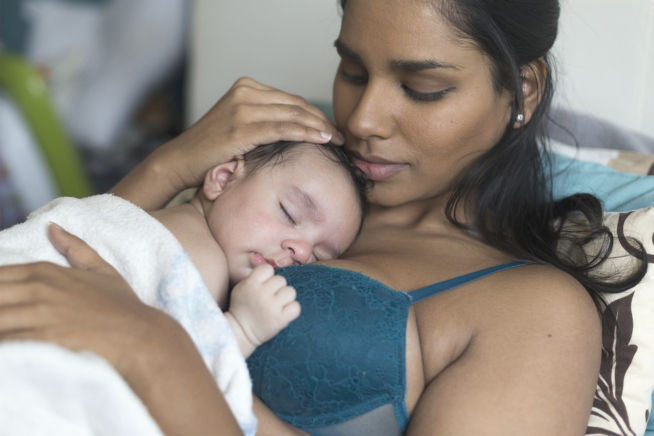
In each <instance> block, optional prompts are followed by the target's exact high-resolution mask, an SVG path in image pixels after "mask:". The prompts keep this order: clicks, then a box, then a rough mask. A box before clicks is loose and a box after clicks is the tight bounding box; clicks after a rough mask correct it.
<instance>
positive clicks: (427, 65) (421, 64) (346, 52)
mask: <svg viewBox="0 0 654 436" xmlns="http://www.w3.org/2000/svg"><path fill="white" fill-rule="evenodd" d="M334 47H336V51H337V52H338V54H339V55H341V56H343V57H348V58H350V59H354V60H356V61H359V62H361V55H360V54H359V53H357V52H355V51H354V50H352V49H351V48H350V47H348V46H347V44H345V43H344V42H343V41H341V40H340V39H337V40H336V41H334ZM390 65H391V68H392V69H393V70H398V71H404V72H407V73H416V72H419V71H423V70H433V69H437V68H446V69H453V70H459V69H461V68H460V67H459V66H458V65H454V64H450V63H447V62H441V61H437V60H434V59H425V60H416V61H414V60H391V61H390Z"/></svg>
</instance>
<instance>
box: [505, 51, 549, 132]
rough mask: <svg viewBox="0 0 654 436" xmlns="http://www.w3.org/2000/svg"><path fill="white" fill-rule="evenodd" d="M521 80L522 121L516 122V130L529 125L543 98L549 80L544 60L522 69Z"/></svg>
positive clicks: (520, 113) (520, 112)
mask: <svg viewBox="0 0 654 436" xmlns="http://www.w3.org/2000/svg"><path fill="white" fill-rule="evenodd" d="M520 79H521V80H522V107H520V108H519V109H518V116H520V115H522V117H520V118H521V119H516V120H514V125H513V127H514V128H516V129H517V128H519V127H521V126H523V125H524V124H527V123H528V122H529V121H530V120H531V117H532V115H533V114H534V111H535V110H536V107H538V103H540V100H541V98H543V90H544V89H545V79H547V65H546V64H545V60H544V59H543V58H538V59H536V60H535V61H533V62H530V63H528V64H527V65H524V66H522V67H521V68H520Z"/></svg>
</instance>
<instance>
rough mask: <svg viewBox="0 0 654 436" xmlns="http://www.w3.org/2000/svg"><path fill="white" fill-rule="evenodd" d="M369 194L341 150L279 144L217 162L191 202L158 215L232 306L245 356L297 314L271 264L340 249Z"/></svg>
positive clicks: (221, 300)
mask: <svg viewBox="0 0 654 436" xmlns="http://www.w3.org/2000/svg"><path fill="white" fill-rule="evenodd" d="M365 190H366V180H365V179H364V178H363V175H362V174H361V173H360V172H359V171H358V169H357V168H356V167H355V166H354V165H352V164H351V163H350V162H349V160H348V158H347V157H346V155H345V153H344V152H343V151H342V149H340V148H338V147H334V146H329V145H327V146H323V145H315V144H307V143H297V142H280V143H274V144H269V145H264V146H260V147H257V148H256V149H255V150H253V151H251V152H249V153H247V154H246V155H245V156H244V158H243V159H236V160H233V161H231V162H228V163H226V164H222V165H218V166H216V167H214V168H212V169H211V170H210V171H208V172H207V174H206V176H205V180H204V185H203V186H202V188H201V189H200V190H199V191H198V193H197V195H196V196H195V197H194V198H193V199H192V200H191V201H190V202H189V203H186V204H182V205H179V206H174V207H170V208H166V209H161V210H158V211H155V212H153V213H152V215H153V216H154V217H155V218H157V219H158V220H159V221H160V222H161V223H162V224H164V225H165V226H166V227H167V228H168V229H169V230H170V231H171V232H172V233H173V234H174V235H175V236H176V238H177V239H178V240H179V242H180V243H181V244H182V246H183V247H184V249H185V250H186V251H187V252H188V253H189V255H190V257H191V259H192V260H193V263H194V264H195V266H196V267H197V268H198V270H199V271H200V274H201V275H202V278H203V279H204V282H205V283H206V285H207V287H208V288H209V290H210V291H211V292H212V294H213V296H214V298H216V300H217V301H218V304H219V305H220V307H221V308H223V309H225V308H226V307H227V306H229V311H227V312H226V313H225V316H226V317H227V320H228V321H229V323H230V325H231V327H232V330H233V332H234V334H235V336H236V338H237V341H238V344H239V347H240V349H241V352H242V353H243V355H244V356H245V357H247V356H249V355H250V354H251V353H252V352H253V351H254V349H255V348H256V347H257V346H259V345H260V344H262V343H263V342H265V341H267V340H268V339H270V338H272V337H273V336H274V335H275V334H277V333H278V332H279V331H280V330H282V329H283V328H284V327H286V325H288V323H289V322H291V321H292V320H294V319H295V318H296V317H297V316H298V315H299V314H300V306H299V303H297V302H296V301H295V290H294V289H293V288H292V287H290V286H287V285H286V280H285V279H284V278H283V277H282V276H278V275H275V274H274V268H280V267H284V266H289V265H295V264H306V263H311V262H315V261H320V260H327V259H333V258H335V257H338V256H339V255H340V254H341V253H343V252H344V251H345V250H346V249H347V248H348V247H349V246H350V244H351V243H352V242H353V241H354V239H355V237H356V235H357V234H358V232H359V229H360V227H361V223H362V221H363V217H364V214H365V211H366V207H367V205H366V199H365ZM231 284H235V285H234V287H233V289H232V292H231V294H230V293H228V289H229V287H230V285H231ZM228 297H229V305H228Z"/></svg>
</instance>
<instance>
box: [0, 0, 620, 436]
mask: <svg viewBox="0 0 654 436" xmlns="http://www.w3.org/2000/svg"><path fill="white" fill-rule="evenodd" d="M341 3H342V6H343V22H342V28H341V32H340V35H339V37H338V39H337V41H336V48H337V50H338V52H339V54H340V56H341V64H340V66H339V69H338V72H337V75H336V78H335V82H334V113H335V118H336V127H334V126H332V125H331V124H330V123H329V122H328V121H327V118H326V117H325V116H324V115H323V114H322V113H320V112H319V111H318V110H317V109H315V108H314V107H312V106H310V105H308V104H307V103H306V102H304V101H303V100H302V99H300V98H298V97H295V96H291V95H288V94H285V93H283V92H281V91H278V90H275V89H272V88H269V87H267V86H264V85H261V84H259V83H257V82H255V81H254V80H251V79H241V80H239V81H237V82H236V83H235V85H234V86H233V87H232V88H231V89H230V90H229V92H228V93H227V94H226V95H225V96H224V97H223V98H222V99H221V100H220V101H219V102H218V103H217V104H216V105H215V107H214V108H212V110H211V111H210V112H209V113H208V114H207V115H206V116H205V117H204V118H203V119H201V120H200V121H199V122H198V123H197V124H196V125H194V126H193V127H192V128H191V129H190V130H188V131H187V132H185V133H184V134H182V135H181V136H180V137H178V138H176V139H174V140H173V141H171V142H170V143H167V144H165V145H164V146H162V147H160V148H159V149H158V150H156V151H155V152H154V153H153V154H152V155H151V156H150V157H149V158H148V159H146V160H145V161H144V162H143V163H142V164H141V165H140V166H139V167H138V168H137V169H136V170H135V171H133V172H132V173H131V174H129V175H128V176H127V177H125V178H124V179H123V180H122V181H121V182H120V183H119V184H118V185H117V186H116V188H115V189H114V192H115V193H116V194H118V195H121V196H123V197H125V198H127V199H129V200H131V201H133V202H135V203H136V204H138V205H140V206H142V207H144V208H145V209H152V208H156V207H159V206H161V205H162V204H163V203H164V202H165V201H167V200H168V198H169V197H171V196H172V195H174V194H175V193H177V192H178V191H179V190H181V189H183V188H186V187H189V186H194V185H197V184H199V183H200V181H201V175H202V174H203V173H204V172H205V170H206V169H207V168H208V167H209V166H211V165H214V164H216V163H217V162H224V161H227V160H228V159H230V158H231V157H232V156H233V155H236V154H242V153H244V152H246V151H247V150H249V149H251V148H252V147H254V146H256V145H257V144H264V143H269V142H273V141H276V140H279V139H287V140H300V141H313V142H321V143H324V142H327V141H329V140H331V141H332V142H335V143H337V144H343V143H345V147H346V149H347V150H348V151H349V152H350V153H351V154H352V156H353V157H354V159H355V161H356V163H357V165H358V166H359V167H360V168H361V169H362V170H363V171H364V172H365V173H366V174H367V175H368V176H369V177H370V178H371V179H372V180H374V182H375V184H374V187H373V188H372V190H371V192H370V195H369V199H370V202H371V211H370V214H369V217H368V218H367V219H366V222H365V224H364V227H363V229H362V232H361V235H360V237H359V239H358V240H357V242H356V243H355V245H354V246H353V247H352V248H351V249H350V250H349V251H348V252H347V253H346V254H345V256H344V257H343V258H342V259H341V260H338V261H334V262H328V263H327V264H328V265H330V266H335V267H338V268H342V269H345V270H351V271H355V272H358V273H362V274H363V275H365V276H366V277H369V278H371V279H375V280H376V281H378V282H380V283H382V284H384V285H386V286H388V287H390V288H392V289H396V290H399V291H407V290H412V289H418V288H422V287H425V286H428V285H431V284H434V283H438V282H441V281H443V280H446V279H450V278H452V277H459V276H466V275H467V274H469V273H471V272H475V271H479V270H482V269H484V268H488V267H494V266H498V265H510V266H517V265H516V264H513V263H512V262H513V261H515V260H526V261H529V262H527V263H524V264H521V266H519V267H513V268H509V269H505V270H503V271H501V272H496V273H495V274H492V275H488V276H486V277H484V278H483V280H476V281H471V282H467V283H465V284H464V285H462V286H460V287H457V288H455V289H452V290H449V291H447V292H444V293H441V294H439V295H435V296H432V297H430V298H427V299H425V300H423V301H421V302H419V303H416V304H414V305H413V306H412V307H411V310H410V312H409V314H408V319H407V321H406V324H407V326H406V356H405V357H406V380H405V382H406V391H405V393H404V398H403V399H404V401H405V406H406V409H407V412H408V413H410V415H411V420H410V422H409V424H408V428H407V429H406V433H407V434H409V435H428V434H434V435H458V434H461V435H469V434H485V435H492V434H497V435H506V434H530V435H537V434H543V435H552V434H557V435H567V434H569V435H576V434H582V433H583V432H584V429H585V426H586V423H587V421H588V416H589V412H590V409H591V405H592V402H593V394H594V390H595V385H596V382H597V375H598V371H599V359H600V348H601V345H600V324H599V318H598V314H597V310H596V307H595V305H594V304H593V303H594V301H593V300H594V293H593V292H594V291H593V290H597V289H602V290H610V289H611V288H615V289H616V290H617V289H622V285H624V284H618V285H611V284H600V283H595V282H593V280H591V279H590V278H588V277H586V276H585V275H584V271H585V270H586V268H587V267H589V265H571V264H569V263H568V262H566V261H565V260H562V259H559V258H558V257H557V256H556V253H555V251H554V247H555V246H556V243H557V242H558V241H559V239H560V238H561V235H560V234H559V233H558V232H557V229H556V228H554V227H553V224H552V223H553V222H555V220H556V219H557V218H562V217H565V216H566V214H567V213H569V212H573V211H574V210H577V209H582V210H583V212H585V213H586V214H587V216H588V218H589V221H590V222H591V223H592V222H595V221H596V219H597V218H598V217H599V216H600V213H601V209H600V208H598V207H597V206H598V204H597V203H596V202H595V201H594V199H592V198H589V197H575V198H572V199H568V200H567V201H561V202H556V203H555V202H553V201H552V200H551V194H550V192H549V185H548V183H547V177H546V171H544V170H543V162H541V157H542V156H541V154H540V152H539V149H538V143H539V141H540V140H541V139H542V137H541V136H542V125H543V121H544V119H545V116H546V114H547V110H548V108H549V104H550V100H551V93H552V80H551V76H550V64H549V59H548V57H547V54H548V51H549V49H550V48H551V46H552V44H553V42H554V39H555V36H556V29H557V20H558V14H559V5H558V1H553V0H534V1H524V2H490V1H456V2H455V1H453V0H431V1H415V0H347V1H345V0H342V1H341ZM545 167H546V166H545ZM592 231H595V232H597V233H598V235H600V236H601V235H602V229H601V226H597V225H596V226H595V227H593V229H592ZM53 240H54V242H55V243H56V244H57V246H58V247H59V248H60V249H61V250H62V251H64V252H66V253H68V254H69V256H70V257H71V261H72V263H73V264H74V265H77V266H78V269H74V270H72V271H68V270H61V269H59V268H56V267H54V266H50V265H31V266H25V267H14V268H9V269H4V270H1V271H0V281H2V283H3V284H4V290H3V291H2V293H1V296H0V305H1V307H2V309H0V310H2V311H3V315H2V316H0V320H3V321H0V323H1V324H2V326H0V332H2V337H3V338H22V337H28V338H35V339H45V340H52V341H55V342H58V343H61V344H63V345H65V346H67V347H70V348H74V349H77V348H90V349H92V350H94V351H96V352H98V353H99V354H101V355H103V356H104V357H105V358H107V359H108V360H109V361H110V362H111V363H113V364H114V366H115V367H116V368H117V369H118V370H119V371H120V372H121V374H122V375H123V376H124V377H125V379H126V380H127V381H128V382H129V383H130V385H131V386H132V388H133V389H134V391H135V392H136V393H137V394H138V395H139V396H140V397H141V398H142V399H143V401H144V402H145V403H146V404H147V405H148V407H149V409H150V411H151V412H152V414H153V416H154V418H155V419H156V420H157V421H158V422H159V424H160V425H161V426H162V428H163V429H164V431H166V432H167V434H210V433H211V432H212V431H213V432H217V431H218V430H216V429H220V432H221V434H228V433H227V432H228V430H229V431H231V432H238V430H237V429H236V428H234V426H233V421H232V420H230V416H229V413H228V412H226V409H225V408H224V401H223V399H222V398H221V395H220V393H219V392H218V391H217V390H216V389H214V388H213V386H212V384H211V382H210V380H209V379H208V374H207V372H206V370H204V369H203V367H202V365H203V364H202V362H201V361H200V359H199V358H198V357H197V353H195V352H194V351H193V349H192V345H191V344H190V342H189V341H188V339H187V338H186V337H185V335H184V333H183V332H182V331H181V329H180V328H179V326H177V325H176V324H175V323H174V322H171V320H170V319H168V318H166V317H165V316H163V315H161V314H159V313H156V312H154V311H152V310H150V309H148V308H147V307H143V305H141V304H139V303H138V302H137V301H135V299H134V298H133V297H132V295H131V294H130V292H129V289H126V287H125V286H124V284H122V283H121V282H120V279H119V278H117V277H116V276H115V274H112V273H111V271H109V270H108V269H107V267H106V266H105V264H104V263H103V262H102V260H101V259H98V258H97V257H96V256H94V254H93V253H92V252H90V251H89V250H88V249H87V248H86V247H84V246H83V245H82V244H81V243H80V242H79V241H76V240H75V239H73V238H70V237H68V236H66V235H64V234H62V233H60V232H58V231H56V230H55V231H54V232H53ZM572 243H576V241H575V240H574V238H573V239H572ZM580 283H583V284H584V285H585V286H586V287H587V288H588V290H589V292H587V290H586V289H585V288H584V286H582V285H581V284H580ZM24 288H27V289H30V290H31V292H24V290H25V289H24ZM107 288H109V289H113V290H115V292H113V293H107V292H106V291H104V289H107ZM114 288H116V289H114ZM107 294H108V295H109V296H107ZM26 295H27V296H26ZM10 305H13V307H9V306H10ZM303 311H304V308H303ZM89 314H90V315H89ZM121 332H123V333H124V332H130V335H131V336H125V335H124V334H121ZM125 337H129V338H130V339H129V340H126V339H125ZM137 350H138V352H137ZM162 360H165V362H166V365H162V364H161V363H159V362H161V361H162ZM155 362H156V363H155ZM150 365H157V366H158V367H160V368H161V372H160V373H157V372H154V374H157V376H156V379H153V377H152V374H153V372H151V371H149V370H148V371H146V370H145V368H147V367H149V366H150ZM173 395H174V396H175V397H176V403H177V404H185V405H187V407H185V408H184V409H179V408H174V407H171V406H170V404H168V401H167V400H166V398H170V396H173ZM273 406H274V405H273ZM256 412H257V415H258V417H259V419H260V432H261V434H273V435H281V434H295V433H298V434H301V431H300V430H298V429H295V428H292V427H291V426H290V425H288V424H287V423H285V422H283V421H282V420H280V419H278V418H276V417H275V416H274V415H273V414H272V413H271V411H270V410H269V409H268V408H267V407H266V406H264V405H263V404H262V403H260V402H259V403H257V405H256ZM226 423H227V424H226ZM229 424H231V425H232V426H231V427H229ZM398 425H399V426H400V427H401V426H402V425H401V424H398Z"/></svg>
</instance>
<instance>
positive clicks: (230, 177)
mask: <svg viewBox="0 0 654 436" xmlns="http://www.w3.org/2000/svg"><path fill="white" fill-rule="evenodd" d="M244 173H245V171H244V164H243V159H234V160H231V161H229V162H227V163H224V164H220V165H216V166H215V167H213V168H211V169H210V170H209V171H207V174H206V175H205V176H204V185H202V192H203V193H204V195H205V197H207V199H208V200H215V199H216V198H217V197H218V196H219V195H220V194H222V193H223V191H224V190H225V187H226V186H227V185H228V184H229V183H230V182H231V181H234V180H236V179H238V178H240V177H241V176H242V175H243V174H244Z"/></svg>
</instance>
